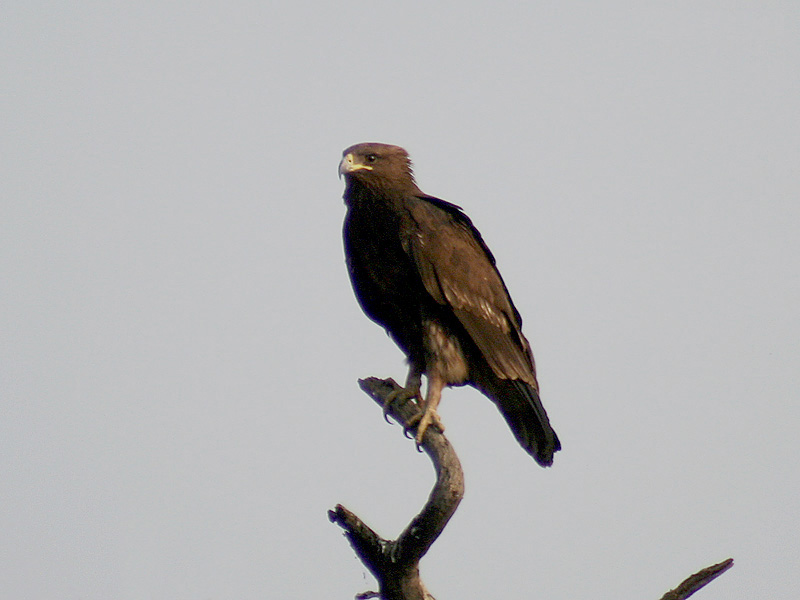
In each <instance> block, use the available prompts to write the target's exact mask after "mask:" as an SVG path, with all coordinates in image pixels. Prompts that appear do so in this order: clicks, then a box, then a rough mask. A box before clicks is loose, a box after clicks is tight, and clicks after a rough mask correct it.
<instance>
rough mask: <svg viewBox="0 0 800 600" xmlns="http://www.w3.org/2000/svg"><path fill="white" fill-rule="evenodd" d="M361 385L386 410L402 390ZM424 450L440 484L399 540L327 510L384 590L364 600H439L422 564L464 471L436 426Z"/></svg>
mask: <svg viewBox="0 0 800 600" xmlns="http://www.w3.org/2000/svg"><path fill="white" fill-rule="evenodd" d="M359 385H360V386H361V389H362V390H364V391H365V392H366V393H367V394H368V395H369V396H370V397H371V398H372V399H373V400H374V401H375V402H377V403H378V405H379V406H381V407H383V406H384V405H386V400H387V398H389V397H390V395H391V394H392V392H395V391H397V390H399V389H401V387H400V386H399V385H398V384H397V383H395V381H394V380H392V379H385V380H384V379H377V378H375V377H370V378H368V379H362V380H360V381H359ZM419 412H420V411H419V407H418V406H417V404H416V402H415V401H414V400H413V399H403V398H402V397H400V398H399V399H398V400H397V401H394V402H392V403H391V404H390V405H389V406H388V409H387V414H388V415H389V416H391V417H392V418H393V419H394V420H395V421H397V422H398V423H400V424H401V425H404V424H405V423H408V422H410V421H411V419H412V418H413V417H415V416H416V415H417V414H418V413H419ZM421 447H422V449H423V450H424V451H425V453H426V454H427V455H428V456H429V457H430V459H431V461H432V462H433V466H434V469H435V470H436V483H435V484H434V487H433V490H431V493H430V496H429V497H428V501H427V502H426V503H425V506H424V507H423V508H422V510H421V511H420V513H419V514H418V515H417V516H416V517H414V518H413V519H412V520H411V523H409V524H408V526H407V527H406V528H405V530H404V531H403V533H401V534H400V537H398V538H397V539H396V540H387V539H385V538H382V537H381V536H379V535H378V534H377V533H375V531H373V530H372V529H371V528H370V527H369V526H368V525H367V524H366V523H364V521H362V520H361V519H360V518H359V517H358V516H357V515H356V514H354V513H352V512H350V511H349V510H348V509H346V508H345V507H344V506H342V505H341V504H337V505H336V507H335V508H334V509H333V510H330V511H328V518H329V519H330V520H331V522H332V523H336V524H337V525H339V526H340V527H341V528H342V529H343V530H344V532H345V537H347V539H348V541H349V542H350V545H351V546H352V547H353V549H354V550H355V551H356V554H357V555H358V557H359V559H361V562H362V563H364V566H366V567H367V569H369V571H370V572H371V573H372V574H373V575H374V576H375V579H377V581H378V586H379V591H378V592H364V593H362V594H358V595H357V596H356V598H358V599H359V600H367V599H369V598H382V599H383V600H434V599H433V596H431V594H430V592H428V591H427V589H425V585H424V584H423V583H422V579H421V578H420V575H419V561H420V559H421V558H422V557H423V556H425V553H426V552H427V551H428V549H429V548H430V547H431V545H432V544H433V542H435V541H436V539H437V538H438V537H439V535H440V534H441V533H442V531H443V530H444V528H445V526H446V525H447V522H448V521H449V520H450V517H452V516H453V514H454V513H455V511H456V508H458V504H459V502H461V498H463V496H464V472H463V471H462V469H461V463H460V462H459V460H458V456H456V453H455V451H454V450H453V447H452V446H451V445H450V442H448V441H447V438H446V437H445V436H444V434H442V432H440V431H439V429H438V428H437V427H435V426H431V427H429V428H428V430H427V431H426V432H425V437H424V438H423V440H422V445H421ZM732 566H733V559H732V558H729V559H728V560H725V561H723V562H721V563H719V564H716V565H712V566H710V567H707V568H705V569H703V570H702V571H698V572H697V573H695V574H694V575H692V576H690V577H688V578H687V579H686V580H685V581H684V582H683V583H681V584H680V585H679V586H678V587H677V588H675V589H674V590H670V591H668V592H667V593H666V594H664V596H662V598H661V600H686V598H688V597H689V596H691V595H692V594H694V593H695V592H696V591H698V590H699V589H701V588H702V587H704V586H705V585H707V584H708V583H710V582H711V581H713V580H714V579H716V578H717V577H719V576H720V575H722V574H723V573H724V572H725V571H727V570H728V569H730V568H731V567H732Z"/></svg>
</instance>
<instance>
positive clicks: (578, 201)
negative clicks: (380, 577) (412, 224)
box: [0, 0, 800, 600]
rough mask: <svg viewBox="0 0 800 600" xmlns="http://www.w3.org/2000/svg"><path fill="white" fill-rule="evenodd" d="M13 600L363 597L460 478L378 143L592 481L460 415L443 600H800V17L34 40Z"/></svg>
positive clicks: (156, 7)
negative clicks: (546, 464)
mask: <svg viewBox="0 0 800 600" xmlns="http://www.w3.org/2000/svg"><path fill="white" fill-rule="evenodd" d="M0 61H2V77H0V86H1V87H2V94H0V102H1V103H2V125H1V126H2V138H1V139H2V141H0V148H1V149H2V160H1V161H0V181H1V182H2V183H1V184H0V198H1V200H2V210H1V211H0V251H1V252H2V258H1V259H0V594H1V595H2V596H3V597H4V598H13V599H36V600H50V599H52V600H73V599H74V600H78V599H80V600H109V599H114V600H141V599H154V600H162V599H163V600H228V599H230V600H249V599H253V600H255V599H263V598H331V599H333V598H340V599H346V598H352V597H353V595H354V594H356V593H358V592H363V591H365V590H367V589H375V583H374V581H373V579H372V577H371V575H369V573H367V572H366V571H365V569H364V568H363V566H362V565H361V563H360V562H359V561H358V560H357V559H356V558H355V555H354V553H353V551H352V550H351V549H350V547H349V546H348V544H347V542H346V540H345V539H344V538H343V537H342V535H341V531H340V529H339V528H338V527H336V526H334V525H332V524H330V523H329V522H328V520H327V516H326V511H327V510H328V509H329V508H331V507H333V506H334V505H335V504H336V503H337V502H341V503H343V504H345V505H346V506H348V507H349V508H351V509H352V510H354V511H355V512H356V513H358V514H359V515H360V516H361V517H362V518H363V519H364V520H365V521H366V522H367V523H368V524H370V525H371V526H372V527H374V528H375V529H376V530H377V531H378V532H380V533H381V534H383V535H384V536H386V537H390V538H394V537H396V536H397V535H398V534H399V533H400V531H401V530H402V529H403V528H404V527H405V525H406V524H407V523H408V521H409V520H410V519H411V517H412V516H413V515H414V514H415V513H416V511H417V510H418V509H419V508H420V507H421V506H422V504H423V502H424V500H425V498H426V497H427V494H428V492H429V489H430V486H431V484H432V482H433V470H432V468H431V466H430V463H429V462H428V460H427V459H426V458H425V457H424V455H421V454H418V453H417V452H415V450H414V446H413V443H412V442H410V441H409V440H406V439H405V438H404V437H403V435H402V432H401V429H400V428H399V427H397V426H390V425H388V424H386V423H385V422H384V421H383V418H382V416H381V412H380V409H379V408H378V407H377V406H376V405H375V404H374V403H373V402H372V401H371V400H369V399H368V398H367V397H366V396H364V395H363V394H361V392H360V391H359V390H358V387H357V384H356V380H357V379H358V378H359V377H364V376H369V375H375V376H382V377H388V376H393V377H395V378H397V379H401V378H403V377H404V376H405V366H404V362H403V356H402V354H401V353H400V351H399V350H398V349H397V348H396V347H395V346H394V344H393V343H392V342H391V340H390V339H389V338H387V337H386V335H385V334H384V332H383V330H382V329H381V328H379V327H378V326H376V325H375V324H374V323H372V322H370V321H369V320H368V319H367V318H366V317H365V316H364V315H363V314H362V313H361V311H360V309H359V307H358V305H357V303H356V301H355V299H354V297H353V293H352V291H351V289H350V284H349V281H348V279H347V274H346V271H345V267H344V260H343V252H342V244H341V223H342V219H343V216H344V206H343V203H342V200H341V194H342V187H343V185H342V182H341V181H340V180H339V179H338V178H337V175H336V170H337V165H338V162H339V160H340V157H341V151H342V149H343V148H345V147H347V146H349V145H351V144H353V143H356V142H361V141H381V142H388V143H394V144H399V145H402V146H404V147H406V148H407V149H408V150H409V152H410V153H411V156H412V159H413V160H414V161H415V165H416V173H417V179H418V183H419V184H420V187H421V188H422V189H423V190H425V191H426V192H427V193H429V194H432V195H435V196H439V197H441V198H444V199H447V200H449V201H451V202H454V203H456V204H459V205H461V206H463V207H464V209H465V210H466V212H467V213H468V214H469V215H470V216H471V217H472V219H473V221H474V222H475V224H476V226H477V227H478V228H479V229H480V231H481V232H482V233H483V236H484V238H485V239H486V241H487V243H488V244H489V246H490V247H491V248H492V250H493V251H494V253H495V255H496V257H497V260H498V265H499V267H500V270H501V271H502V273H503V275H504V277H505V279H506V282H507V284H508V287H509V289H510V291H511V294H512V296H513V298H514V301H515V303H516V305H517V307H518V308H519V310H520V312H521V313H522V315H523V318H524V322H525V326H524V331H525V333H526V334H527V336H528V338H529V339H530V341H531V344H532V346H533V350H534V354H535V356H536V360H537V365H538V368H539V380H540V383H541V387H542V397H543V401H544V404H545V406H546V407H547V410H548V412H549V414H550V417H551V421H552V423H553V425H554V427H555V429H556V431H557V432H558V434H559V436H560V437H561V440H562V443H563V451H562V452H560V453H559V454H558V455H557V456H556V460H555V464H554V466H553V467H552V468H551V469H546V470H545V469H542V468H540V467H538V466H537V465H536V464H535V463H534V462H533V460H531V459H530V457H528V456H527V455H526V454H525V453H524V451H522V449H521V448H520V447H519V446H518V445H517V443H516V441H515V440H514V438H513V436H512V434H511V433H510V431H509V430H508V428H507V426H506V425H505V422H504V421H503V419H502V417H501V416H500V414H499V413H498V411H497V409H496V408H495V407H494V406H493V405H492V404H491V402H489V401H488V400H487V399H486V398H484V397H483V396H481V395H480V394H478V393H477V392H474V391H472V390H469V389H464V388H460V389H451V390H447V391H446V392H445V394H444V398H443V401H442V405H441V410H440V412H441V414H442V417H443V419H444V422H445V423H446V425H447V428H448V429H447V434H448V437H449V439H450V440H451V442H452V443H453V445H454V446H455V448H456V450H457V451H458V453H459V456H460V457H461V459H462V462H463V466H464V469H465V474H466V485H467V491H466V497H465V499H464V501H463V502H462V504H461V507H460V508H459V510H458V512H457V513H456V515H455V517H454V518H453V520H452V521H451V523H450V525H449V526H448V528H447V529H446V530H445V532H444V534H443V535H442V537H441V538H440V539H439V540H438V541H437V542H436V543H435V544H434V546H433V548H432V549H431V551H430V553H429V554H428V556H426V557H425V558H424V559H423V562H422V573H423V579H424V580H425V583H426V584H427V586H428V587H429V589H430V590H431V592H432V593H433V594H434V595H435V596H436V597H437V598H439V599H440V600H447V599H450V600H455V599H469V598H509V599H513V598H520V599H521V598H548V599H554V600H556V599H564V600H574V599H580V598H602V599H609V600H610V599H617V598H631V599H638V598H641V599H647V598H659V597H661V595H662V594H663V593H664V592H665V591H666V590H667V589H669V588H671V587H674V586H675V585H677V584H678V583H679V582H680V581H681V580H682V579H683V578H684V577H686V576H688V575H690V574H691V573H693V572H695V571H697V570H699V569H701V568H703V567H705V566H707V565H710V564H712V563H715V562H719V561H721V560H724V559H725V558H727V557H729V556H732V557H734V559H735V560H736V565H735V566H734V568H733V569H732V570H731V571H729V572H728V573H726V574H724V575H723V576H722V577H721V578H720V579H718V580H717V581H715V582H713V583H712V584H711V585H710V586H709V587H707V588H705V589H704V590H702V591H701V592H699V593H698V595H697V596H696V597H697V598H698V599H701V598H702V599H703V600H715V599H725V600H745V599H747V600H750V599H752V598H786V599H792V598H797V597H800V575H798V573H800V472H798V471H799V469H798V465H800V436H798V427H800V402H798V389H800V315H799V313H800V310H799V309H798V307H800V4H798V3H796V2H793V1H789V0H787V1H784V2H777V1H776V2H770V1H763V0H762V1H758V2H755V1H754V2H703V1H700V2H629V3H623V2H572V1H566V2H547V3H545V2H527V3H522V2H519V3H506V2H502V1H495V2H491V3H489V2H486V3H475V2H457V3H456V2H446V3H431V2H391V3H390V2H373V3H363V2H361V3H359V2H349V3H347V2H345V3H342V2H336V3H333V2H331V3H325V2H293V3H288V2H287V3H283V4H282V5H280V6H278V3H275V2H263V1H262V2H249V1H244V2H240V1H237V0H234V1H233V2H226V3H222V2H219V3H215V2H183V3H181V2H163V3H158V4H156V3H149V2H106V1H103V2H100V1H97V2H88V1H75V2H30V1H26V2H23V1H20V0H17V1H13V0H12V1H10V2H6V3H4V6H3V8H2V9H0Z"/></svg>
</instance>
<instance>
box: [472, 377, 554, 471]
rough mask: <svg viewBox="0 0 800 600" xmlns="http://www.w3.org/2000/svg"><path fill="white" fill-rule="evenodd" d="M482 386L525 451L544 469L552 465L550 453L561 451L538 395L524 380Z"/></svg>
mask: <svg viewBox="0 0 800 600" xmlns="http://www.w3.org/2000/svg"><path fill="white" fill-rule="evenodd" d="M482 387H484V388H485V389H484V392H485V393H486V394H487V395H488V396H489V397H490V398H491V399H492V400H494V402H495V404H497V407H498V408H499V409H500V412H501V413H503V416H504V417H505V419H506V421H507V422H508V425H509V426H510V427H511V431H513V432H514V436H515V437H516V438H517V441H518V442H519V443H520V445H521V446H522V447H523V448H524V449H525V451H526V452H527V453H528V454H530V455H531V456H533V458H534V460H535V461H536V462H537V463H539V464H540V465H542V466H543V467H549V466H550V465H552V464H553V454H555V453H556V452H558V451H559V450H561V442H560V441H559V440H558V436H557V435H556V432H555V431H553V428H552V427H551V426H550V419H548V418H547V412H545V410H544V406H542V401H541V400H540V399H539V394H538V392H537V391H536V390H535V389H534V388H533V387H531V386H530V385H528V384H527V383H525V382H523V381H519V380H511V379H495V380H494V381H492V382H491V383H490V384H489V385H486V386H482Z"/></svg>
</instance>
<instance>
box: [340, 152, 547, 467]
mask: <svg viewBox="0 0 800 600" xmlns="http://www.w3.org/2000/svg"><path fill="white" fill-rule="evenodd" d="M339 174H340V176H344V179H345V191H344V201H345V204H346V206H347V216H346V217H345V221H344V248H345V255H346V259H347V267H348V271H349V274H350V280H351V282H352V284H353V290H354V291H355V294H356V297H357V298H358V301H359V303H360V304H361V307H362V308H363V310H364V312H365V313H366V314H367V315H368V316H369V317H370V318H371V319H372V320H374V321H376V322H377V323H379V324H380V325H382V326H383V327H384V328H385V329H386V331H387V332H388V334H389V335H390V336H391V337H392V339H394V341H395V342H396V343H397V344H398V346H400V348H401V349H402V350H403V352H404V353H405V354H406V356H407V357H408V364H409V372H408V377H407V379H406V384H405V388H404V390H403V391H402V392H401V393H403V394H407V395H408V396H407V397H409V398H410V397H414V396H416V397H417V398H418V399H420V401H421V404H422V408H423V409H424V412H423V416H422V417H421V418H420V420H419V423H418V424H417V442H420V441H421V440H422V437H423V436H424V434H425V429H426V428H427V427H428V426H429V425H430V424H432V423H433V424H435V425H436V426H439V427H440V428H443V427H442V425H441V421H440V420H439V417H438V414H437V412H436V408H437V406H438V404H439V400H440V398H441V393H442V389H443V388H444V387H446V386H459V385H471V386H473V387H475V388H477V389H478V390H480V391H481V392H483V394H485V395H486V396H488V397H489V398H490V399H491V400H492V401H494V403H495V404H496V405H497V407H498V408H499V409H500V412H501V413H502V414H503V416H504V417H505V419H506V421H507V422H508V424H509V426H510V427H511V430H512V431H513V432H514V435H515V436H516V438H517V440H518V441H519V443H520V444H521V445H522V447H523V448H524V449H525V450H526V451H527V452H528V453H529V454H530V455H531V456H533V458H534V459H535V460H536V462H538V463H539V464H540V465H542V466H549V465H551V464H552V463H553V453H555V452H556V451H557V450H560V449H561V443H560V442H559V440H558V436H556V433H555V431H553V428H552V427H551V426H550V421H549V419H548V418H547V413H546V412H545V410H544V407H543V406H542V403H541V400H540V399H539V385H538V383H537V381H536V367H535V366H534V361H533V354H532V353H531V348H530V345H529V344H528V340H526V339H525V336H524V335H523V334H522V330H521V327H522V319H521V318H520V315H519V312H517V309H516V308H515V307H514V303H513V302H512V301H511V297H510V296H509V293H508V289H506V286H505V283H504V282H503V278H502V277H501V276H500V273H499V272H498V270H497V268H496V266H495V259H494V257H493V256H492V253H491V251H490V250H489V248H488V247H487V246H486V243H485V242H484V241H483V238H482V237H481V234H480V233H479V232H478V230H477V229H476V228H475V227H474V226H473V224H472V221H471V220H470V219H469V217H467V216H466V215H465V214H464V213H463V212H462V210H461V208H460V207H458V206H456V205H455V204H451V203H449V202H446V201H444V200H440V199H439V198H434V197H432V196H428V195H427V194H425V193H423V192H422V190H420V189H419V187H417V184H416V182H415V180H414V175H413V173H412V169H411V161H410V159H409V157H408V153H407V152H406V151H405V150H404V149H403V148H400V147H399V146H391V145H388V144H378V143H364V144H357V145H355V146H351V147H350V148H347V149H346V150H345V151H344V153H343V158H342V161H341V163H340V164H339ZM423 374H424V375H425V376H426V379H427V389H426V394H425V399H424V401H422V400H421V395H420V386H421V376H422V375H423Z"/></svg>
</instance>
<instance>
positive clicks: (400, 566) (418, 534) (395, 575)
mask: <svg viewBox="0 0 800 600" xmlns="http://www.w3.org/2000/svg"><path fill="white" fill-rule="evenodd" d="M359 384H360V385H361V389H362V390H364V391H365V392H366V393H367V394H368V395H369V396H370V397H372V399H373V400H375V402H377V403H378V404H379V405H380V406H384V405H385V404H386V399H387V398H388V397H389V396H390V394H391V393H392V392H394V391H396V390H399V389H400V386H399V385H397V383H395V382H394V380H392V379H386V380H382V379H376V378H374V377H371V378H369V379H362V380H361V381H359ZM418 412H419V408H418V407H417V404H416V403H415V402H414V400H413V399H408V400H405V399H402V398H400V399H398V400H397V401H396V402H393V403H392V404H391V405H389V406H388V414H389V415H390V416H391V417H392V418H393V419H394V420H395V421H397V422H398V423H400V424H401V425H403V424H405V423H407V422H409V420H410V419H411V418H412V417H414V416H415V415H416V414H417V413H418ZM421 447H422V449H423V450H424V451H425V453H426V454H427V455H428V456H429V457H430V459H431V461H432V462H433V466H434V469H435V470H436V483H435V484H434V487H433V490H431V493H430V496H429V497H428V501H427V502H426V503H425V506H424V507H423V509H422V511H420V513H419V514H418V515H417V516H416V517H414V518H413V519H412V521H411V523H409V524H408V526H407V527H406V528H405V530H404V531H403V533H401V534H400V537H398V538H397V539H396V540H386V539H384V538H382V537H380V536H379V535H378V534H377V533H375V532H374V531H373V530H372V529H371V528H370V527H368V526H367V525H366V524H365V523H364V522H363V521H362V520H361V519H360V518H359V517H358V516H356V515H355V514H353V513H352V512H350V511H349V510H347V509H346V508H345V507H344V506H342V505H337V506H336V508H334V509H333V510H331V511H328V518H329V519H330V520H331V522H333V523H336V524H338V525H339V526H340V527H341V528H342V529H344V531H345V536H346V537H347V539H348V540H349V542H350V545H351V546H352V547H353V549H354V550H355V551H356V554H357V555H358V557H359V558H360V559H361V562H363V563H364V565H365V566H366V567H367V569H369V571H370V572H371V573H372V574H373V575H374V576H375V579H377V580H378V585H379V586H380V591H379V595H380V597H381V598H383V599H384V600H431V599H432V598H433V596H431V595H430V593H429V592H428V591H427V590H426V589H425V586H424V584H423V583H422V580H421V579H420V576H419V561H420V559H421V558H422V557H423V556H424V555H425V553H426V552H427V551H428V549H429V548H430V547H431V545H432V544H433V542H434V541H436V538H438V537H439V535H440V534H441V533H442V531H443V530H444V528H445V526H446V525H447V522H448V521H449V520H450V517H452V516H453V513H455V511H456V508H457V507H458V504H459V502H461V498H462V497H463V496H464V472H463V471H462V469H461V463H460V462H459V460H458V456H456V453H455V451H454V450H453V447H452V446H451V445H450V442H448V441H447V438H446V437H445V436H444V434H442V433H441V432H440V431H439V430H438V429H437V428H436V427H429V428H428V430H427V431H426V432H425V437H424V438H423V440H422V445H421ZM367 594H368V595H363V597H370V596H369V594H370V593H369V592H368V593H367Z"/></svg>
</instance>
